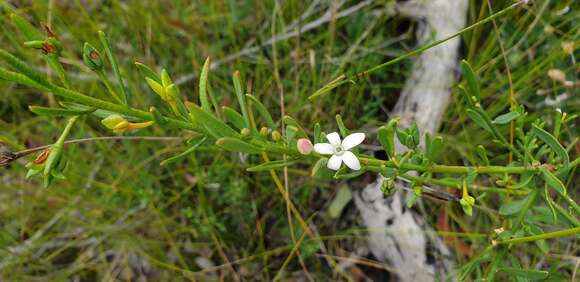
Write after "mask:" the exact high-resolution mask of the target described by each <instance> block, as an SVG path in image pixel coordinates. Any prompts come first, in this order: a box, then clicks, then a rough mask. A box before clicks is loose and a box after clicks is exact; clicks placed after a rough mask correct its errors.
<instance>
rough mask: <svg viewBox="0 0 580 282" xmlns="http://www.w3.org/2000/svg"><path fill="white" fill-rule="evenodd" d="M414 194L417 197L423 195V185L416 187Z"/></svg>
mask: <svg viewBox="0 0 580 282" xmlns="http://www.w3.org/2000/svg"><path fill="white" fill-rule="evenodd" d="M413 192H414V193H415V195H417V196H421V195H422V194H423V187H421V185H416V186H414V187H413Z"/></svg>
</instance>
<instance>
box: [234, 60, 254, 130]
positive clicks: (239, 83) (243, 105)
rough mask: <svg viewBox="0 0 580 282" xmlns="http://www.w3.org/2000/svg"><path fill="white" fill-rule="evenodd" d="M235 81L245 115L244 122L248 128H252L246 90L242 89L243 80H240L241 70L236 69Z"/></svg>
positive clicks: (237, 95) (237, 94)
mask: <svg viewBox="0 0 580 282" xmlns="http://www.w3.org/2000/svg"><path fill="white" fill-rule="evenodd" d="M232 79H233V81H234V89H235V92H236V97H237V98H238V103H239V104H240V110H241V111H242V116H243V117H244V124H245V127H246V128H250V118H249V116H248V109H247V107H246V100H245V98H244V97H245V96H244V92H243V89H242V82H241V80H240V72H239V71H235V72H234V75H233V77H232Z"/></svg>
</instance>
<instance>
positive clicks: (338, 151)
mask: <svg viewBox="0 0 580 282" xmlns="http://www.w3.org/2000/svg"><path fill="white" fill-rule="evenodd" d="M334 153H335V154H337V155H342V154H343V153H344V148H343V147H342V145H338V146H336V147H335V148H334Z"/></svg>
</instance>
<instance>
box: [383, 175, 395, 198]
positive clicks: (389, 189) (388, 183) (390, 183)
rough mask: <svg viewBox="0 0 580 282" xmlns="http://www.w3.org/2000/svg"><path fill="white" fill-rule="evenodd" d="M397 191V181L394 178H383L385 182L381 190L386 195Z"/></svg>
mask: <svg viewBox="0 0 580 282" xmlns="http://www.w3.org/2000/svg"><path fill="white" fill-rule="evenodd" d="M395 191H396V186H395V181H394V180H393V178H385V179H383V183H382V184H381V192H383V193H384V194H385V195H387V196H388V195H392V194H393V193H394V192H395Z"/></svg>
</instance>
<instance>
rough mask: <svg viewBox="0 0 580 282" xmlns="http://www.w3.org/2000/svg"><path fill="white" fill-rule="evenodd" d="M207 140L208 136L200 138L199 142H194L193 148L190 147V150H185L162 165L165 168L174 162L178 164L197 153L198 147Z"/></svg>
mask: <svg viewBox="0 0 580 282" xmlns="http://www.w3.org/2000/svg"><path fill="white" fill-rule="evenodd" d="M205 140H207V136H200V138H199V139H198V140H196V141H194V144H193V145H192V146H191V147H189V149H187V150H185V152H183V153H181V154H179V155H177V156H174V157H171V158H168V159H166V160H164V161H162V162H161V163H160V165H161V166H164V165H168V164H170V163H174V162H177V161H180V160H182V159H184V158H185V157H187V156H188V155H189V154H191V153H193V152H194V151H195V149H197V147H199V146H200V145H201V144H203V142H205Z"/></svg>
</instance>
